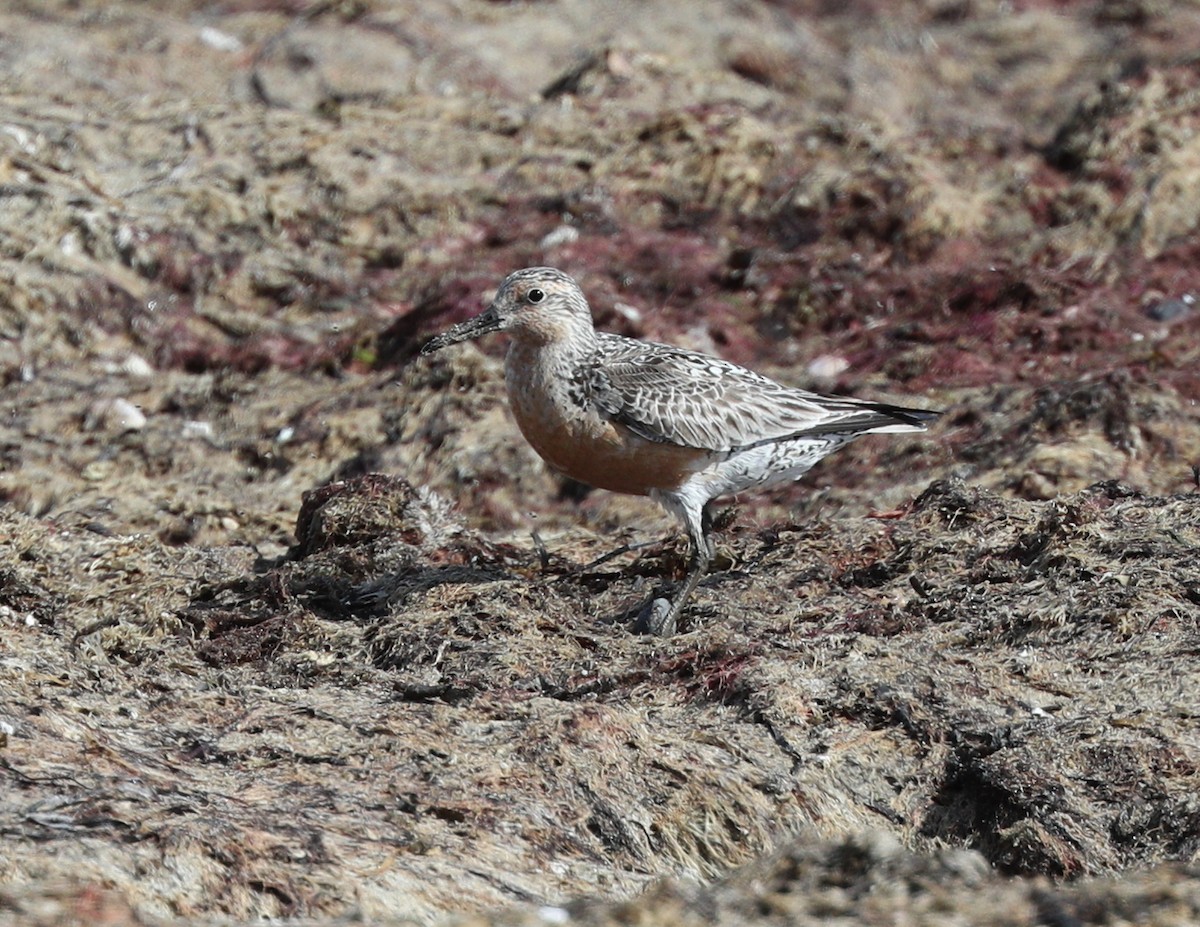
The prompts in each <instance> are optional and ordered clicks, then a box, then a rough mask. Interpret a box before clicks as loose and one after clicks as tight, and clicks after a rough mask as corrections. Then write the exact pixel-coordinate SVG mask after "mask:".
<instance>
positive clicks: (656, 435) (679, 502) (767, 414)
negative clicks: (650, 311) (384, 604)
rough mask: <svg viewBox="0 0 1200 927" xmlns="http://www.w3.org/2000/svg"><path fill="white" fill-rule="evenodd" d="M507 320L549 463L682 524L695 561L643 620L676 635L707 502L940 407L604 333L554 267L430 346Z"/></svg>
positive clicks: (915, 426) (527, 431) (789, 474)
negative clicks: (806, 381)
mask: <svg viewBox="0 0 1200 927" xmlns="http://www.w3.org/2000/svg"><path fill="white" fill-rule="evenodd" d="M498 331H503V332H507V333H508V335H509V336H510V338H511V339H512V341H511V345H510V347H509V350H508V359H507V361H506V363H505V382H506V384H507V386H508V398H509V402H510V404H511V405H512V411H513V416H514V417H515V418H516V420H517V424H518V425H519V426H520V428H521V432H522V434H524V435H525V439H526V440H527V441H528V442H529V443H530V444H531V445H533V448H534V450H536V451H537V452H538V454H540V455H541V456H542V458H543V459H544V460H545V461H546V462H547V463H548V464H550V466H552V467H553V468H554V469H556V470H559V471H560V472H562V473H565V474H566V475H567V476H569V477H572V478H573V479H576V480H578V481H580V482H581V483H586V484H587V485H589V486H595V487H597V488H599V489H608V490H611V491H612V492H622V493H632V494H634V495H639V496H649V497H650V498H651V499H654V500H655V501H656V502H658V503H659V504H660V505H662V506H663V508H665V509H666V510H667V511H668V512H670V513H671V514H672V515H675V516H676V517H677V518H679V519H680V521H682V522H683V524H684V527H685V528H686V529H687V534H688V539H689V541H690V558H689V564H688V572H687V575H686V577H685V579H684V580H683V582H682V583H681V584H680V585H679V586H678V587H677V588H676V590H675V593H674V595H672V596H671V598H669V599H667V598H655V599H653V600H652V601H651V602H650V603H649V604H648V605H647V606H646V607H645V608H644V609H643V610H642V612H641V615H640V617H639V619H638V626H639V628H640V629H641V630H647V631H650V632H653V633H657V634H671V633H674V630H675V627H676V623H677V620H678V618H679V613H680V610H681V609H682V607H683V605H684V603H685V602H686V601H687V599H688V597H689V596H690V595H691V594H692V592H693V590H695V588H696V584H697V583H698V582H699V581H700V579H701V577H703V575H704V573H705V571H706V570H707V568H708V564H709V561H710V559H711V558H712V553H713V550H712V542H711V540H710V538H709V528H710V522H709V511H708V508H709V504H710V503H711V502H712V501H713V500H714V499H716V498H717V497H718V496H725V495H730V494H733V493H738V492H741V491H743V490H746V489H753V488H757V487H765V486H771V485H774V484H776V483H782V482H787V481H789V480H796V479H799V478H800V477H801V476H803V475H804V474H805V473H806V472H807V471H808V470H809V469H810V468H811V467H812V466H813V464H815V463H816V462H817V461H818V460H820V459H821V458H822V457H824V456H826V455H827V454H830V453H832V452H833V451H835V450H837V449H838V448H839V447H841V446H842V445H844V444H846V443H847V442H849V441H852V440H854V439H855V438H857V437H859V436H860V435H865V434H883V433H894V432H909V431H924V430H925V423H926V422H928V421H930V420H932V419H934V418H936V417H937V416H938V415H939V414H940V413H938V412H931V411H926V410H923V409H905V408H901V407H899V406H891V405H885V404H883V403H879V402H867V401H864V400H860V399H849V398H845V397H841V396H822V395H820V394H818V393H811V392H808V391H807V390H802V389H796V388H793V387H789V386H784V385H782V384H780V383H776V382H775V381H774V380H769V379H767V378H766V377H764V376H762V375H760V374H757V373H755V372H754V371H752V370H747V369H746V368H745V367H739V366H738V365H736V364H731V363H729V362H728V361H725V360H721V359H720V358H717V357H711V356H709V355H707V354H700V353H698V352H696V351H688V350H684V349H683V348H677V347H672V346H671V345H666V344H655V343H653V342H648V341H636V340H634V339H632V338H624V337H622V336H620V335H614V334H610V333H608V332H598V331H596V329H595V327H594V325H593V323H592V312H591V309H590V308H589V306H588V302H587V299H586V298H584V295H583V292H582V291H581V290H580V289H579V286H578V285H577V284H576V283H575V281H574V280H572V279H571V278H570V277H568V276H567V275H566V274H564V273H563V272H562V271H559V270H555V269H554V268H552V267H530V268H526V269H525V270H518V271H517V272H516V273H513V274H510V275H509V277H508V278H507V279H506V280H505V281H504V283H503V284H502V285H501V286H500V289H499V291H498V292H497V293H496V298H495V299H494V300H493V301H492V304H491V305H490V306H488V308H487V309H486V310H485V311H484V312H483V313H481V314H480V315H478V316H476V317H475V318H473V319H469V320H467V321H466V322H462V323H460V324H458V325H455V326H454V327H453V328H451V329H450V330H449V331H447V332H445V333H443V334H441V335H438V336H436V337H435V338H433V339H432V340H431V341H429V343H428V344H426V345H425V347H424V348H422V349H421V353H422V354H429V353H432V352H433V351H438V350H440V349H442V348H444V347H446V346H447V345H451V344H457V343H458V342H460V341H467V340H469V339H472V338H478V337H479V336H481V335H486V334H488V333H489V332H498Z"/></svg>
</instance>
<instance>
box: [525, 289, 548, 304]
mask: <svg viewBox="0 0 1200 927" xmlns="http://www.w3.org/2000/svg"><path fill="white" fill-rule="evenodd" d="M545 298H546V294H545V293H543V292H542V291H541V290H539V289H536V288H535V289H532V290H530V291H529V292H528V293H526V294H525V299H526V301H527V302H531V303H540V302H541V301H542V300H543V299H545Z"/></svg>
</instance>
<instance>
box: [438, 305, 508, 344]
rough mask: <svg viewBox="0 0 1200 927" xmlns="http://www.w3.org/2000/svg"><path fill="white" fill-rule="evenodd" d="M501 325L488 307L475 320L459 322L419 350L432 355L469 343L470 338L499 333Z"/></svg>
mask: <svg viewBox="0 0 1200 927" xmlns="http://www.w3.org/2000/svg"><path fill="white" fill-rule="evenodd" d="M502 324H503V322H502V320H501V318H500V313H499V312H497V311H496V309H495V307H494V306H488V308H487V309H485V310H484V311H483V312H481V313H480V314H479V315H477V316H475V318H473V319H467V320H466V321H465V322H459V323H458V324H457V325H455V326H454V327H453V328H452V329H450V330H449V331H445V332H442V333H441V334H440V335H435V336H434V337H433V338H430V339H429V341H428V342H426V344H425V347H423V348H421V353H422V354H432V353H433V352H434V351H440V350H441V349H442V348H445V347H449V346H450V345H452V344H458V343H459V342H460V341H470V340H471V339H472V338H478V337H479V336H480V335H486V334H487V333H488V332H495V331H499V330H500V327H501V325H502Z"/></svg>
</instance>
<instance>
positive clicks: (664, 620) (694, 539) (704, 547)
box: [637, 505, 713, 637]
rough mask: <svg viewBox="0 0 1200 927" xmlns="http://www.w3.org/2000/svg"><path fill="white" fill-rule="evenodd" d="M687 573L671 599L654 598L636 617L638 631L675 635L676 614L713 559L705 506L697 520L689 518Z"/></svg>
mask: <svg viewBox="0 0 1200 927" xmlns="http://www.w3.org/2000/svg"><path fill="white" fill-rule="evenodd" d="M687 524H688V546H689V549H690V556H689V557H688V571H687V575H686V576H685V577H684V578H683V582H682V583H680V584H679V588H677V589H676V590H675V594H674V595H672V596H671V598H670V599H654V600H653V601H652V602H651V603H650V604H649V605H648V606H647V607H646V608H645V609H643V610H642V613H641V615H639V616H638V621H637V630H639V631H641V632H643V633H649V634H655V635H658V636H659V637H670V636H671V635H672V634H674V633H675V630H676V627H677V625H678V623H679V613H680V612H681V611H683V606H684V604H685V603H686V602H687V600H688V598H689V597H690V596H691V594H692V593H693V592H695V590H696V586H697V585H698V584H699V582H700V580H701V579H703V578H704V574H705V572H707V570H708V564H709V561H710V560H712V556H713V544H712V539H711V538H709V536H708V530H709V528H710V527H711V526H712V519H711V518H709V513H708V506H707V505H706V506H705V507H704V508H703V509H702V510H701V512H700V517H699V518H690V517H689V518H688V519H687Z"/></svg>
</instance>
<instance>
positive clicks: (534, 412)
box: [505, 344, 708, 496]
mask: <svg viewBox="0 0 1200 927" xmlns="http://www.w3.org/2000/svg"><path fill="white" fill-rule="evenodd" d="M505 379H506V382H507V386H508V399H509V404H510V405H511V407H512V412H513V417H514V418H515V419H516V420H517V426H518V427H519V428H520V429H521V433H522V434H523V435H524V436H525V440H527V441H528V442H529V443H530V445H531V446H532V447H533V449H534V450H535V451H537V452H538V455H539V456H541V457H542V459H543V460H545V461H546V462H547V463H548V464H550V466H551V467H553V468H554V469H556V470H558V471H559V472H561V473H563V474H565V475H567V476H569V477H571V478H572V479H575V480H578V481H579V482H581V483H586V484H587V485H589V486H595V487H597V488H598V489H607V490H610V491H612V492H622V493H629V494H632V495H639V496H641V495H647V494H649V493H650V492H652V491H654V490H668V491H669V490H673V489H676V488H678V487H679V486H680V485H681V484H682V483H683V482H684V481H685V480H686V479H687V478H688V477H689V476H690V475H692V474H693V473H695V472H696V471H697V470H698V469H702V468H703V467H704V466H705V465H706V464H707V463H708V455H707V454H706V453H705V452H703V451H697V450H696V449H695V448H685V447H679V446H678V445H674V444H658V443H655V442H652V441H647V440H645V439H643V438H640V437H638V436H637V435H635V434H633V433H632V432H630V431H629V429H627V428H625V427H623V426H621V425H619V424H615V423H613V422H611V421H609V420H608V419H606V418H604V417H603V416H602V415H601V414H600V413H599V411H598V410H597V409H596V408H595V406H594V405H593V404H592V403H591V402H590V401H589V399H588V397H587V395H586V393H585V392H584V391H582V390H581V388H580V386H579V384H578V383H577V382H575V381H574V378H573V376H572V372H571V368H570V367H569V366H568V365H556V364H555V363H553V358H552V357H550V358H547V357H538V356H536V352H533V351H523V350H521V349H520V348H519V347H518V346H517V345H515V344H514V346H513V349H512V350H511V351H510V352H509V356H508V362H507V363H506V365H505Z"/></svg>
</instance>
